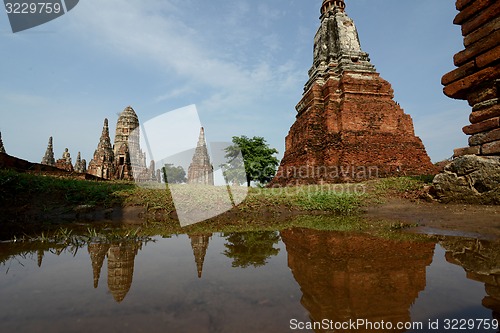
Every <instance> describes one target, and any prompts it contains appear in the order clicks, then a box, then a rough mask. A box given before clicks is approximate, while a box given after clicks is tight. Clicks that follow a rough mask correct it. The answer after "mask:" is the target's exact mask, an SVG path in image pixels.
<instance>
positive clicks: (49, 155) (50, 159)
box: [41, 137, 56, 166]
mask: <svg viewBox="0 0 500 333" xmlns="http://www.w3.org/2000/svg"><path fill="white" fill-rule="evenodd" d="M41 164H44V165H50V166H56V160H55V159H54V147H53V145H52V137H50V138H49V143H48V145H47V150H46V151H45V155H44V156H43V158H42V162H41Z"/></svg>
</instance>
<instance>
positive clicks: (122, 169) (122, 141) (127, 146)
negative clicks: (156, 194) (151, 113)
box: [113, 106, 146, 180]
mask: <svg viewBox="0 0 500 333" xmlns="http://www.w3.org/2000/svg"><path fill="white" fill-rule="evenodd" d="M113 152H114V155H115V166H116V169H117V170H116V172H117V174H116V178H117V179H128V180H132V179H134V175H133V173H134V172H135V173H136V174H137V175H136V176H139V175H140V174H142V173H144V172H145V171H146V154H145V153H143V152H142V150H141V148H140V146H139V118H138V117H137V114H136V113H135V111H134V109H132V107H130V106H128V107H126V108H125V110H123V112H122V113H121V114H120V116H119V117H118V121H117V122H116V133H115V141H114V144H113ZM135 178H138V177H135Z"/></svg>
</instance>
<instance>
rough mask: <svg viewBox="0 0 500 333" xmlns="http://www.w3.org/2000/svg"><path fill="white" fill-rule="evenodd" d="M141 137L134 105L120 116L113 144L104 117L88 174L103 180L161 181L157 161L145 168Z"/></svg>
mask: <svg viewBox="0 0 500 333" xmlns="http://www.w3.org/2000/svg"><path fill="white" fill-rule="evenodd" d="M139 138H140V129H139V118H138V117H137V114H136V113H135V111H134V109H132V107H130V106H128V107H126V108H125V110H123V112H122V113H121V114H120V116H119V117H118V121H117V123H116V131H115V140H114V144H113V146H111V138H110V136H109V127H108V120H107V119H105V120H104V127H103V130H102V134H101V138H100V140H99V144H98V146H97V149H96V150H95V152H94V157H93V158H92V160H91V161H90V163H89V167H88V173H89V174H92V175H94V176H97V177H100V178H104V179H125V180H136V181H158V172H157V170H155V165H154V162H153V161H152V162H151V164H150V168H149V169H148V168H147V167H146V154H145V153H143V152H142V149H141V147H140V144H139Z"/></svg>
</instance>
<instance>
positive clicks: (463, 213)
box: [364, 198, 500, 239]
mask: <svg viewBox="0 0 500 333" xmlns="http://www.w3.org/2000/svg"><path fill="white" fill-rule="evenodd" d="M364 215H365V216H366V217H367V218H370V219H375V220H376V219H384V220H394V221H400V222H403V223H407V224H412V225H418V226H417V227H414V228H409V229H408V231H411V232H416V233H425V234H436V235H448V236H464V237H477V238H482V239H500V206H477V205H465V204H439V203H434V202H424V201H410V200H405V199H399V198H390V199H388V200H386V202H385V203H383V204H378V205H374V206H371V207H366V208H365V214H364Z"/></svg>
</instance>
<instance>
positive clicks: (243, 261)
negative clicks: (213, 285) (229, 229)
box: [223, 231, 280, 268]
mask: <svg viewBox="0 0 500 333" xmlns="http://www.w3.org/2000/svg"><path fill="white" fill-rule="evenodd" d="M224 237H226V240H227V241H228V243H226V244H224V246H225V247H226V250H225V251H224V252H223V253H224V255H225V256H226V257H228V258H231V259H233V264H232V266H233V267H242V268H246V267H249V266H254V267H258V266H264V265H265V264H266V263H267V259H268V258H270V257H271V256H275V255H277V254H278V253H279V252H280V249H279V248H275V247H274V245H275V244H278V242H279V240H280V236H279V235H278V232H277V231H255V232H253V231H249V232H233V233H229V234H224Z"/></svg>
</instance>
